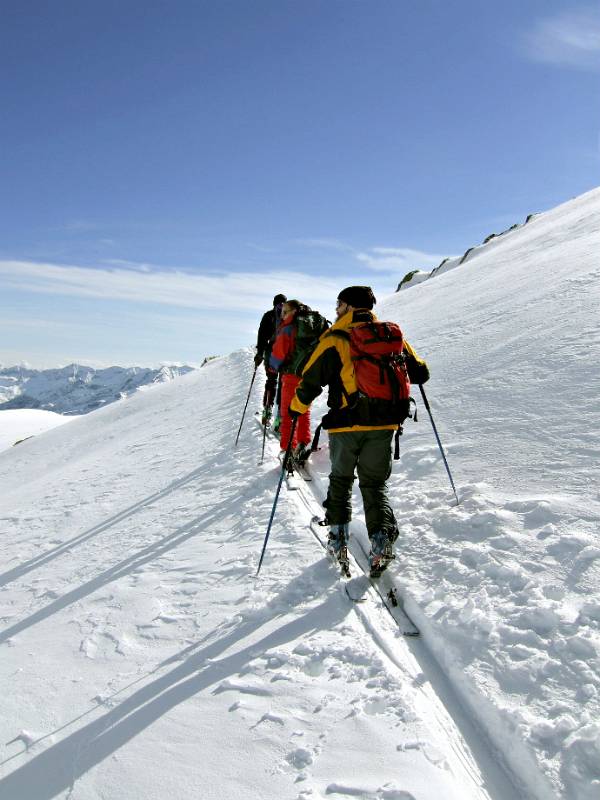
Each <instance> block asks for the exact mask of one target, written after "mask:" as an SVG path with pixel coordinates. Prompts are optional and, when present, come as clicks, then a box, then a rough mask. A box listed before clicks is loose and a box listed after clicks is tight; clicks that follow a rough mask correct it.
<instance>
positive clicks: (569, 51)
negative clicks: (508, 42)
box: [524, 8, 600, 70]
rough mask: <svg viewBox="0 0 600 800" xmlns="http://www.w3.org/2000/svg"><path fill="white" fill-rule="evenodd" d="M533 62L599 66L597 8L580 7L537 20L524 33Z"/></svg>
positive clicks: (599, 14) (526, 45)
mask: <svg viewBox="0 0 600 800" xmlns="http://www.w3.org/2000/svg"><path fill="white" fill-rule="evenodd" d="M524 46H525V50H526V53H527V55H528V56H529V57H530V58H531V59H532V60H534V61H540V62H542V63H546V64H555V65H557V66H566V67H577V68H579V69H593V70H597V69H600V9H597V8H580V9H578V10H572V11H564V12H562V13H560V14H556V15H554V16H551V17H546V18H545V19H541V20H538V22H537V23H536V25H535V27H534V29H533V30H532V31H531V32H530V33H528V34H526V35H525V37H524Z"/></svg>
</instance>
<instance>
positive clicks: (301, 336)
mask: <svg viewBox="0 0 600 800" xmlns="http://www.w3.org/2000/svg"><path fill="white" fill-rule="evenodd" d="M295 323H296V340H295V343H294V352H293V354H292V357H291V359H290V363H289V366H288V370H289V372H293V373H295V374H296V375H302V370H303V369H304V367H305V366H306V364H307V362H308V359H309V358H310V357H311V355H312V353H313V350H314V349H315V347H316V346H317V344H318V342H319V338H320V336H321V334H322V333H324V332H325V331H326V330H327V328H328V327H329V323H328V322H327V320H326V319H325V317H323V316H322V315H321V314H319V312H318V311H313V310H312V309H307V310H304V309H301V310H300V311H298V313H297V314H296V319H295Z"/></svg>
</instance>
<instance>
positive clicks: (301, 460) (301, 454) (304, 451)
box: [294, 442, 312, 467]
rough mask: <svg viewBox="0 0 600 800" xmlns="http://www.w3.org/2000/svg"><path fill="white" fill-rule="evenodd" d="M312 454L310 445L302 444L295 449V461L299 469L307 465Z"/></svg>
mask: <svg viewBox="0 0 600 800" xmlns="http://www.w3.org/2000/svg"><path fill="white" fill-rule="evenodd" d="M311 452H312V450H311V449H310V444H305V443H304V442H300V444H297V445H296V447H295V448H294V461H295V462H296V463H297V464H298V466H299V467H303V466H304V465H305V464H306V461H307V459H308V457H309V456H310V454H311Z"/></svg>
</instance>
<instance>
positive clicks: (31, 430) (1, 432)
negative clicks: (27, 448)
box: [0, 408, 75, 450]
mask: <svg viewBox="0 0 600 800" xmlns="http://www.w3.org/2000/svg"><path fill="white" fill-rule="evenodd" d="M72 419H75V417H63V416H61V415H60V414H55V413H54V412H53V411H42V410H41V409H33V408H23V409H14V410H13V411H0V450H5V449H6V448H8V447H12V446H13V445H14V444H15V443H16V442H19V441H22V440H23V439H27V438H29V437H30V436H36V435H37V434H38V433H43V432H44V431H49V430H50V429H51V428H55V427H56V426H57V425H64V424H65V422H69V421H70V420H72Z"/></svg>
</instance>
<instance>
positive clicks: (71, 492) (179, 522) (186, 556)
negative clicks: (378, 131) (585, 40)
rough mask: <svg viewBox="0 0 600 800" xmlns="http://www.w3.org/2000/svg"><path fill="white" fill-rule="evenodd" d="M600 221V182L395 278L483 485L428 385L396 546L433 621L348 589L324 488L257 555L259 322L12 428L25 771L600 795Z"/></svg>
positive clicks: (3, 616) (1, 511) (6, 505)
mask: <svg viewBox="0 0 600 800" xmlns="http://www.w3.org/2000/svg"><path fill="white" fill-rule="evenodd" d="M599 248H600V191H599V190H595V191H594V192H590V193H588V194H587V195H584V196H582V197H581V198H577V199H576V200H573V201H571V202H569V203H566V204H564V205H563V206H561V207H559V208H557V209H554V210H553V211H550V212H547V213H546V214H542V215H540V216H539V217H536V218H535V219H534V220H532V221H531V222H530V223H528V225H527V226H524V227H523V228H522V229H519V230H516V231H513V232H511V234H510V235H507V236H505V237H502V239H501V240H500V241H498V242H497V243H495V245H494V248H493V249H490V250H489V251H487V253H483V252H482V253H481V254H479V255H478V257H477V259H476V260H474V261H473V262H472V263H469V261H467V262H465V263H464V264H463V265H462V266H460V267H457V268H456V269H454V270H452V271H450V272H448V273H446V274H443V275H439V276H438V277H436V279H435V280H432V281H427V282H425V283H423V284H421V285H418V286H415V287H413V288H411V289H410V291H408V292H402V293H400V294H398V295H395V296H393V297H391V298H389V299H388V300H387V301H386V302H384V303H382V304H381V307H380V309H379V311H380V316H382V317H388V318H393V319H396V320H398V321H399V322H400V324H401V325H402V326H403V328H404V329H405V331H406V333H407V337H408V339H409V341H411V343H412V344H413V345H414V346H415V347H416V348H417V350H418V351H419V352H420V353H421V354H422V355H424V356H425V357H426V358H427V359H428V361H429V364H430V366H431V371H432V379H431V381H430V382H429V383H428V384H427V387H426V390H427V393H428V395H429V398H430V402H431V405H432V408H433V411H434V414H435V416H436V422H437V424H438V428H439V430H440V434H441V436H442V439H443V441H444V443H445V445H446V447H447V451H448V455H449V460H450V464H451V467H452V468H453V471H454V476H455V480H456V483H457V488H458V491H459V496H460V498H461V503H460V505H459V506H458V507H457V506H456V505H454V504H453V501H452V495H451V492H450V490H449V484H448V481H447V476H446V474H445V472H444V470H443V466H442V463H441V460H440V456H439V452H438V450H437V445H436V443H435V440H434V438H433V436H432V432H431V429H430V426H429V423H428V420H427V417H426V414H425V410H424V408H423V406H422V404H420V408H419V415H420V421H419V423H418V424H416V425H415V424H412V423H408V424H407V425H406V432H405V435H404V437H403V440H402V457H401V461H400V462H399V463H398V464H397V465H396V467H395V469H394V473H393V476H392V478H391V481H390V486H391V494H392V498H393V502H394V506H395V508H396V511H397V516H398V521H399V524H400V528H401V536H400V538H399V540H398V543H397V553H398V558H397V560H396V562H394V564H393V565H392V566H391V567H390V571H391V573H392V575H393V576H394V577H395V579H396V581H397V583H398V584H399V585H401V586H403V588H404V596H405V598H406V603H407V608H408V610H409V612H410V613H411V615H412V616H413V617H414V618H415V620H416V621H417V622H418V623H419V625H420V627H421V629H422V631H423V637H422V641H412V640H407V639H405V638H403V637H401V636H399V635H398V633H397V631H396V630H395V629H394V628H393V625H392V622H391V620H389V618H387V617H386V616H385V615H384V614H383V613H382V612H381V610H380V609H379V608H378V607H377V604H376V603H374V602H371V603H370V604H366V605H364V606H363V605H362V604H360V605H352V604H351V603H350V601H349V600H348V599H347V597H346V596H345V594H344V593H343V591H342V590H341V588H340V584H339V582H338V580H337V577H336V574H335V571H334V570H333V569H332V568H331V567H330V566H329V565H328V563H327V561H326V560H325V559H324V558H323V554H322V551H321V550H320V548H319V545H318V544H317V543H316V542H315V540H314V538H313V537H312V535H311V534H310V532H309V531H308V528H307V525H306V523H307V518H308V516H310V511H309V510H307V507H306V506H305V505H303V503H301V502H300V500H299V498H298V494H299V493H298V492H296V493H295V492H287V491H285V490H284V491H283V492H282V495H281V500H280V506H279V508H278V511H277V515H276V518H275V523H274V527H273V532H272V536H271V541H270V543H269V549H268V552H267V556H266V558H265V563H264V565H263V569H262V572H261V574H260V577H259V579H258V580H257V579H256V578H255V577H254V573H255V571H256V565H257V562H258V555H259V553H260V548H261V545H262V540H263V536H264V530H265V528H266V524H267V520H268V517H269V512H270V508H271V503H272V500H273V495H274V490H275V484H276V480H277V469H278V464H277V461H276V458H275V452H276V450H277V447H276V445H274V444H271V443H269V444H268V447H267V458H266V460H265V463H264V464H263V465H260V466H257V460H258V455H259V452H260V437H259V433H260V432H259V430H258V427H257V426H256V425H255V424H254V423H253V422H251V421H249V422H248V424H247V425H246V426H245V428H244V430H243V432H242V437H241V439H240V445H239V447H238V449H237V450H235V451H234V450H233V449H232V442H233V439H234V437H235V432H236V430H237V427H238V424H239V414H240V412H241V408H242V407H243V404H244V400H245V396H246V392H247V391H248V386H249V383H250V377H251V374H252V366H253V365H252V359H251V352H250V351H242V352H240V353H236V354H233V355H232V356H230V357H227V358H224V359H218V360H215V361H213V362H211V363H210V364H209V365H207V366H206V367H205V368H204V369H203V370H201V371H199V372H197V373H193V374H191V375H188V376H185V377H184V378H182V379H181V380H179V381H177V382H173V383H170V384H165V385H162V386H156V387H152V388H150V389H149V390H147V391H145V392H144V393H142V394H138V395H135V396H133V397H131V398H129V399H127V400H124V401H120V402H118V403H116V404H113V405H111V406H109V407H106V408H104V409H101V410H99V411H97V412H94V413H92V414H90V415H87V416H85V417H82V418H80V419H76V420H74V421H73V422H71V423H70V424H69V425H68V426H65V427H62V428H57V429H54V430H52V431H49V432H47V433H45V434H42V435H41V436H39V437H36V438H35V439H31V440H29V441H27V442H24V443H23V444H22V445H19V447H18V448H11V450H9V451H6V452H4V453H0V482H1V485H2V488H3V492H2V496H1V497H0V526H1V529H0V563H1V567H0V569H1V570H2V572H1V574H0V648H1V650H2V658H1V659H0V671H1V680H2V685H3V686H8V687H9V691H8V692H4V693H3V696H2V701H1V703H2V714H1V715H0V733H1V735H0V748H1V749H0V761H1V762H2V764H1V771H0V800H5V799H6V800H8V799H9V798H10V800H15V798H19V800H20V799H21V798H27V800H29V799H30V798H31V799H33V798H40V799H41V800H42V799H43V798H53V797H61V798H67V797H68V798H72V800H92V798H93V799H94V800H95V799H96V798H100V797H105V798H106V797H110V798H113V797H131V798H150V800H152V799H153V798H159V797H160V798H163V797H164V796H165V795H167V793H168V795H169V796H171V797H173V798H188V797H191V796H201V797H203V798H237V797H240V796H244V797H257V798H282V799H283V800H287V798H290V800H292V799H293V800H319V798H325V797H328V796H333V797H338V796H339V797H354V798H356V797H358V798H361V799H364V800H383V799H384V798H386V800H433V799H434V798H435V800H438V799H439V798H444V799H445V798H461V799H465V800H470V798H489V799H490V800H516V798H531V800H552V798H567V799H568V800H592V798H594V799H595V800H597V798H598V797H599V796H600V725H599V723H598V720H600V700H599V698H598V691H599V689H600V659H599V650H600V633H599V626H600V594H599V590H598V577H599V575H600V572H599V570H600V545H599V543H598V520H599V517H600V495H599V493H598V453H599V452H600V446H599V445H600V443H599V441H598V438H599V436H600V434H599V433H598V431H599V430H600V426H599V424H598V423H599V420H598V402H597V397H598V384H599V381H600V378H599V368H598V364H599V363H600V362H599V358H598V356H599V353H598V350H599V344H600V321H599V319H598V314H597V308H598V306H599V300H600V298H599V297H598V295H599V291H600V290H599V289H598V285H599V283H598V277H599V272H600V268H599V267H598V262H597V253H598V252H599V251H600V249H599ZM329 302H330V298H324V307H325V306H326V305H327V304H328V303H329ZM257 383H258V382H257ZM260 396H261V387H260V385H257V386H256V388H255V392H254V396H253V401H252V403H251V407H252V406H254V407H255V408H256V406H257V404H258V403H259V398H260ZM315 416H316V414H315ZM326 445H327V441H326V438H325V442H324V446H323V450H322V451H321V452H319V453H318V454H316V455H315V461H314V469H315V471H316V483H317V484H318V485H319V486H321V487H323V485H324V482H325V479H326V474H327V446H326ZM355 508H356V509H357V510H358V509H360V505H359V502H358V499H357V498H356V497H355ZM352 537H353V546H354V544H355V543H356V541H357V540H359V539H360V540H362V541H363V543H364V542H365V530H364V526H363V524H362V517H361V513H360V511H358V513H357V514H356V518H355V520H354V522H353V526H352ZM434 656H435V658H434ZM437 665H441V669H440V668H439V667H438V666H437Z"/></svg>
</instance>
